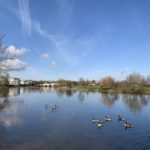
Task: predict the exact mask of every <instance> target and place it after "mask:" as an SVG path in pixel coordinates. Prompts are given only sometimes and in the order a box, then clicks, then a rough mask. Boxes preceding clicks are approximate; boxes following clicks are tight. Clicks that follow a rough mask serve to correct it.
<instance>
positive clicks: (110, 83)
mask: <svg viewBox="0 0 150 150" xmlns="http://www.w3.org/2000/svg"><path fill="white" fill-rule="evenodd" d="M100 84H101V85H102V87H103V88H107V89H110V88H113V87H114V85H115V80H114V79H113V78H112V77H111V76H108V77H104V78H103V79H101V80H100Z"/></svg>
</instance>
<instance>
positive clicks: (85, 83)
mask: <svg viewBox="0 0 150 150" xmlns="http://www.w3.org/2000/svg"><path fill="white" fill-rule="evenodd" d="M57 82H58V83H59V86H60V87H61V86H66V87H69V88H72V87H79V88H80V87H81V88H89V87H93V88H94V87H96V88H98V89H99V90H102V91H107V90H114V91H120V92H122V93H139V94H140V93H143V92H144V90H145V88H148V87H150V76H147V77H145V76H143V75H141V74H140V73H131V74H129V75H128V76H127V77H126V78H125V79H124V80H122V81H116V80H115V79H114V78H113V77H112V76H106V77H103V78H101V79H100V80H99V81H96V80H85V79H84V78H80V79H79V80H78V81H71V80H64V79H60V80H58V81H57Z"/></svg>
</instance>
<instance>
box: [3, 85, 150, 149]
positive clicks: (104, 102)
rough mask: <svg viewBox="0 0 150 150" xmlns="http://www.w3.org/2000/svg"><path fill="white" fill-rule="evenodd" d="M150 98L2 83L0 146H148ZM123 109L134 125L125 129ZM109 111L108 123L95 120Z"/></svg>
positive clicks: (47, 147)
mask: <svg viewBox="0 0 150 150" xmlns="http://www.w3.org/2000/svg"><path fill="white" fill-rule="evenodd" d="M149 102H150V96H147V95H145V96H139V95H123V94H106V93H98V92H96V93H90V92H79V91H70V90H67V91H65V90H54V89H50V88H42V89H38V88H9V89H7V88H5V89H4V88H1V89H0V150H41V149H43V150H85V149H86V150H91V149H94V150H99V149H102V150H104V149H105V150H149V149H150V103H149ZM45 104H48V105H50V104H56V105H58V106H59V108H58V109H57V111H51V109H49V108H45ZM119 114H120V115H122V116H124V117H125V118H126V120H127V121H128V122H130V123H133V124H134V125H135V128H131V129H125V128H124V123H123V122H119V121H118V120H117V116H118V115H119ZM107 115H109V116H111V117H112V120H111V121H110V122H106V123H105V126H104V127H103V128H98V127H97V125H96V124H93V123H92V117H96V118H98V119H100V121H103V120H104V117H105V116H107Z"/></svg>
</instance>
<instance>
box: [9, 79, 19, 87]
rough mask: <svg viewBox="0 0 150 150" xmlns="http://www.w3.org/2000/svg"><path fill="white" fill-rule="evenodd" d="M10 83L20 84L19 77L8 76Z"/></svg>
mask: <svg viewBox="0 0 150 150" xmlns="http://www.w3.org/2000/svg"><path fill="white" fill-rule="evenodd" d="M8 82H9V85H20V79H19V78H11V77H10V78H8Z"/></svg>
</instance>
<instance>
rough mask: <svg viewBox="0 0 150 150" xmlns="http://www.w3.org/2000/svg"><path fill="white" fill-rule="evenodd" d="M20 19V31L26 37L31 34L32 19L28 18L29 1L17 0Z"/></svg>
mask: <svg viewBox="0 0 150 150" xmlns="http://www.w3.org/2000/svg"><path fill="white" fill-rule="evenodd" d="M18 5H19V12H20V19H21V23H22V30H23V32H24V33H27V34H28V35H30V34H31V30H32V19H31V16H30V9H29V1H28V0H18Z"/></svg>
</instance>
